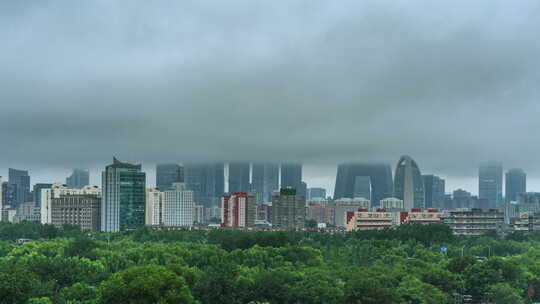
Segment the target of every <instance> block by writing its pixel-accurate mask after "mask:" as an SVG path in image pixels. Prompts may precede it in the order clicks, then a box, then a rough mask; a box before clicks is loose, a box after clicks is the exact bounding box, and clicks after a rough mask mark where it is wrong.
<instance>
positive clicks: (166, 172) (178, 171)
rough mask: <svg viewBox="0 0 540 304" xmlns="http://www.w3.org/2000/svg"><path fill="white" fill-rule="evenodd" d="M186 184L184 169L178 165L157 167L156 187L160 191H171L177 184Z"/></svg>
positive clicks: (160, 165) (159, 165)
mask: <svg viewBox="0 0 540 304" xmlns="http://www.w3.org/2000/svg"><path fill="white" fill-rule="evenodd" d="M183 182H184V167H182V166H180V165H178V164H158V165H156V187H157V188H158V189H159V190H160V191H165V190H169V189H171V188H172V186H173V184H175V183H183Z"/></svg>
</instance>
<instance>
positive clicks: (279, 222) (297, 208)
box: [272, 188, 306, 229]
mask: <svg viewBox="0 0 540 304" xmlns="http://www.w3.org/2000/svg"><path fill="white" fill-rule="evenodd" d="M305 222H306V199H305V197H304V196H303V195H297V194H296V190H295V189H292V188H287V189H281V190H280V193H279V195H274V196H272V226H275V227H279V228H283V229H297V228H304V227H305Z"/></svg>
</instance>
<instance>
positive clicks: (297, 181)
mask: <svg viewBox="0 0 540 304" xmlns="http://www.w3.org/2000/svg"><path fill="white" fill-rule="evenodd" d="M281 188H293V189H295V190H296V193H297V195H302V196H304V197H305V196H306V193H305V192H304V190H303V189H304V187H303V185H302V164H291V163H289V164H281Z"/></svg>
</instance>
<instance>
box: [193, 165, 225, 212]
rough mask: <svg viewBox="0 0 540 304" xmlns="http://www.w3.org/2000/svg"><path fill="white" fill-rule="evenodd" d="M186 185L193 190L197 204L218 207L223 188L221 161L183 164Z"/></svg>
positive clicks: (222, 166) (223, 177)
mask: <svg viewBox="0 0 540 304" xmlns="http://www.w3.org/2000/svg"><path fill="white" fill-rule="evenodd" d="M184 172H185V181H186V187H187V189H189V190H193V192H194V193H193V194H194V200H195V203H196V204H197V205H203V206H204V207H205V208H212V207H218V206H219V203H220V201H221V196H223V194H224V190H225V173H224V165H223V163H213V164H186V165H184Z"/></svg>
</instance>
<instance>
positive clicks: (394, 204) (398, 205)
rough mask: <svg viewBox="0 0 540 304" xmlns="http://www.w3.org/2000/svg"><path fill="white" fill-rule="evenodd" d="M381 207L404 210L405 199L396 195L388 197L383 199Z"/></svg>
mask: <svg viewBox="0 0 540 304" xmlns="http://www.w3.org/2000/svg"><path fill="white" fill-rule="evenodd" d="M380 207H381V208H382V209H386V210H403V209H405V207H404V205H403V200H400V199H399V198H395V197H387V198H385V199H382V200H381V202H380Z"/></svg>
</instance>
